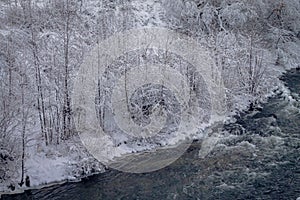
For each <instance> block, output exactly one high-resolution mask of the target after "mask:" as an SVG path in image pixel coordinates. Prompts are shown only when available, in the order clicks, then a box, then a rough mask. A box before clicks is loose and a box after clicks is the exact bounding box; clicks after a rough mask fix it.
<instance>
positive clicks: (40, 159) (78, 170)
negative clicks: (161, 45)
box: [0, 0, 300, 200]
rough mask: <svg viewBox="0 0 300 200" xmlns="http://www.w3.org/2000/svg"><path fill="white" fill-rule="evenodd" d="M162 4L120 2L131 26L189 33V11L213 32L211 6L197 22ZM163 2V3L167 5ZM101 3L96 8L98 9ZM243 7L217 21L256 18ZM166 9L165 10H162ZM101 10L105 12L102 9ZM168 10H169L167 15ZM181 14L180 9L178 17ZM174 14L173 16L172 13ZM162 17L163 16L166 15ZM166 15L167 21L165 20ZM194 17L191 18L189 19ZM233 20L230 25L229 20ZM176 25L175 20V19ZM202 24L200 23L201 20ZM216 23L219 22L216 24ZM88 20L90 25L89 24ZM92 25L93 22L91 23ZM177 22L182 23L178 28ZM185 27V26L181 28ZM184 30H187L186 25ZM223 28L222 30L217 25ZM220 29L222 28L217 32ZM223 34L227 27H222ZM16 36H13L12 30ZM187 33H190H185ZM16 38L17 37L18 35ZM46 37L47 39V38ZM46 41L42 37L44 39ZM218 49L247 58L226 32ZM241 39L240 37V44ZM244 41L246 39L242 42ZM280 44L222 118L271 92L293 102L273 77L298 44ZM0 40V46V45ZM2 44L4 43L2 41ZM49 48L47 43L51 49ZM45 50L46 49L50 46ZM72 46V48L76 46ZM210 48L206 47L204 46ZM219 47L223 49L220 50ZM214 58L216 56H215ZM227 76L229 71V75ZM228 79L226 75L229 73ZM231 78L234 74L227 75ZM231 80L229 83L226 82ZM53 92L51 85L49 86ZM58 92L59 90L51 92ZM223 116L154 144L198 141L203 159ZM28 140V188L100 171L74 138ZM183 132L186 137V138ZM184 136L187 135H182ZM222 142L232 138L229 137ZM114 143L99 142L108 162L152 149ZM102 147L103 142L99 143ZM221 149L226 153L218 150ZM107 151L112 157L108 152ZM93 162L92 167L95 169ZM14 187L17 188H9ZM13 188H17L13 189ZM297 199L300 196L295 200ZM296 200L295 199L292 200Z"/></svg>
mask: <svg viewBox="0 0 300 200" xmlns="http://www.w3.org/2000/svg"><path fill="white" fill-rule="evenodd" d="M164 3H165V4H161V2H160V1H153V0H142V1H140V0H135V1H130V2H129V3H126V5H127V6H129V8H130V11H131V12H132V13H131V14H132V15H133V16H134V19H132V20H134V22H133V24H134V27H168V26H169V25H170V24H168V23H169V22H170V21H172V19H173V18H172V17H174V18H180V20H179V25H178V24H176V23H177V22H178V21H176V20H174V21H175V22H176V23H175V22H174V21H172V23H174V24H175V25H171V28H172V29H174V30H176V29H179V28H180V27H181V28H182V27H185V28H187V29H189V28H190V29H193V28H194V27H192V25H191V24H189V23H190V21H189V20H186V18H187V17H190V19H192V18H191V16H193V12H195V14H197V17H198V18H197V20H198V21H199V24H197V25H198V27H200V26H201V22H203V23H204V24H205V25H206V26H207V27H208V29H209V30H211V29H213V28H212V27H211V24H212V22H213V20H214V19H213V18H214V15H215V13H214V7H213V6H211V5H209V4H206V5H205V6H204V7H202V8H201V9H203V10H201V12H202V11H203V13H202V19H200V13H197V12H200V11H198V10H197V9H196V8H195V5H194V4H193V3H190V2H186V3H183V2H182V1H175V0H174V1H173V0H170V1H165V2H164ZM168 3H169V4H168ZM100 4H101V5H100ZM243 4H244V3H239V2H238V3H236V4H232V5H231V6H227V7H226V8H225V9H223V10H222V13H221V15H222V17H223V18H224V19H225V18H226V19H227V20H228V22H229V25H230V26H236V27H240V26H242V25H243V24H245V22H247V21H248V20H250V19H251V18H253V17H256V16H257V13H254V12H252V11H251V9H249V8H248V9H247V10H245V12H244V13H242V15H241V14H240V12H239V11H240V9H241V8H242V7H243ZM38 5H39V6H42V5H43V3H42V1H40V2H39V3H38ZM166 6H168V7H167V8H166ZM7 7H8V6H7V5H3V3H2V4H1V5H0V9H1V10H0V15H1V16H3V15H4V13H5V11H4V10H5V9H6V8H7ZM83 7H84V9H85V10H86V12H87V16H91V18H89V19H93V18H95V17H96V16H97V15H98V14H99V12H102V11H103V9H104V6H103V5H102V3H101V1H100V2H99V1H83ZM122 7H124V5H121V4H120V5H117V7H116V8H115V10H116V15H117V17H120V18H122V17H124V16H123V15H122V14H123V13H122V9H123V8H122ZM105 9H106V8H105ZM169 9H170V10H169ZM182 9H185V10H184V12H182ZM174 11H175V12H174ZM169 12H173V15H174V16H171V14H170V13H169ZM166 15H167V16H166ZM169 15H170V16H169ZM195 18H196V17H195ZM232 18H234V19H235V20H231V19H232ZM177 20H178V19H177ZM201 20H202V21H201ZM219 20H220V19H219ZM91 21H92V20H91ZM93 23H94V21H93ZM180 23H183V24H180ZM184 23H186V24H184ZM188 25H190V26H188ZM223 26H225V25H224V24H223ZM0 28H1V29H0V36H1V40H2V36H3V37H6V36H8V35H9V34H10V33H11V32H10V31H8V30H5V27H2V25H1V27H0ZM223 29H225V28H224V27H223ZM226 29H227V27H226ZM11 30H15V27H12V28H11ZM15 32H17V31H15ZM191 32H192V31H191ZM283 33H284V34H286V35H293V33H292V32H291V31H283V30H282V29H279V28H275V27H272V28H270V34H269V35H268V36H267V39H269V40H270V41H272V40H274V38H276V37H279V36H280V37H281V34H283ZM199 34H200V35H201V37H203V35H205V34H204V33H202V32H201V33H199ZM19 35H21V32H20V34H19ZM49 35H50V36H51V37H50V38H48V39H47V37H48V36H49ZM39 36H40V39H41V38H42V39H43V40H45V41H48V40H50V39H53V40H55V39H57V38H58V37H59V36H57V34H56V33H55V32H52V31H45V32H43V33H42V34H40V35H39ZM45 36H46V37H45ZM217 37H218V39H217V40H218V45H219V47H221V48H220V49H219V52H217V53H219V54H222V53H224V54H222V55H223V56H224V58H225V60H226V59H227V60H226V61H227V62H228V63H230V64H232V66H240V65H246V64H247V63H246V62H245V63H243V62H241V60H238V59H240V57H243V56H240V55H246V54H247V53H248V49H247V48H244V46H246V47H247V46H248V44H244V46H243V45H242V44H239V43H240V41H238V37H237V36H236V34H233V33H231V32H230V31H229V30H226V31H222V32H220V33H219V34H218V36H217ZM244 39H245V38H243V40H244ZM246 39H247V38H246ZM283 39H284V43H283V44H280V45H279V47H278V49H276V50H274V49H273V50H266V51H264V53H265V54H266V56H265V61H264V62H265V63H264V64H265V65H267V66H268V68H267V74H266V76H265V77H264V78H263V80H262V84H261V88H260V89H261V93H262V94H261V96H259V97H256V96H253V95H249V94H245V92H244V91H242V89H243V88H237V91H238V90H241V91H239V92H236V93H234V94H233V95H232V98H231V99H230V101H232V102H230V103H232V107H230V108H231V109H232V110H231V111H232V112H231V113H227V114H229V115H230V116H232V115H235V114H238V113H239V112H241V111H243V110H247V109H248V107H249V104H250V103H251V102H253V101H255V100H258V101H264V100H266V99H267V98H268V97H270V96H272V95H275V94H276V92H277V93H279V92H283V96H285V97H286V98H287V99H289V100H290V101H294V99H293V97H292V96H291V94H290V91H289V90H288V89H286V87H285V86H284V85H283V84H282V83H281V82H280V80H279V79H278V77H279V76H280V75H282V73H284V72H285V71H286V70H287V69H290V68H293V67H297V66H299V60H300V56H299V55H300V45H299V40H298V39H297V38H296V37H294V36H293V39H289V38H283ZM1 40H0V41H1ZM199 40H201V41H202V42H203V41H204V42H207V43H209V39H207V40H205V39H203V38H200V39H199ZM3 41H4V40H3ZM51 45H52V44H51ZM51 45H50V46H51ZM77 45H78V44H77ZM209 45H211V44H207V46H209ZM222 48H223V49H222ZM277 55H280V60H281V63H279V65H275V64H274V63H275V59H276V56H277ZM20 56H22V58H24V57H26V55H24V54H23V52H20ZM218 56H220V55H218ZM24 60H25V61H24V64H26V66H29V65H30V62H29V61H28V60H26V59H24ZM229 71H230V72H231V71H232V70H229ZM231 75H232V74H231ZM233 75H235V74H233ZM224 76H225V78H228V77H229V76H227V74H225V75H224ZM232 78H233V80H227V79H226V81H229V82H230V83H232V84H233V85H234V84H235V83H238V81H240V80H236V77H232ZM231 81H232V82H231ZM53 87H55V86H53ZM227 87H230V85H227ZM57 89H59V88H57ZM230 89H232V90H228V91H229V92H233V91H234V92H235V88H230ZM230 116H229V117H227V119H226V121H227V122H228V123H229V122H233V121H234V119H233V118H231V117H230ZM223 120H224V116H220V115H213V116H211V120H210V123H208V124H205V125H203V126H201V127H197V128H198V129H194V130H191V129H190V128H188V127H186V129H182V134H176V135H170V136H168V137H165V138H162V139H161V141H160V143H161V145H163V146H167V145H175V144H177V143H178V142H180V141H183V140H185V139H187V137H188V138H193V139H201V140H203V148H201V150H200V151H199V157H200V158H205V157H206V156H207V155H208V154H209V152H210V151H212V149H213V148H214V147H220V146H221V144H218V142H219V141H220V140H222V136H220V135H217V134H212V133H210V132H209V130H211V129H210V128H209V127H211V126H213V125H214V124H215V123H217V122H221V123H222V122H223ZM31 128H32V129H31V135H30V136H29V137H30V138H31V139H32V138H33V142H31V143H29V144H28V146H29V147H28V149H27V150H28V151H27V155H26V161H25V170H26V175H28V176H29V177H30V180H31V185H32V187H36V186H40V185H48V184H51V183H57V182H61V181H65V180H78V179H80V177H82V176H86V175H89V174H92V173H100V172H103V171H104V166H103V165H101V164H99V163H97V161H96V160H95V159H94V158H93V157H91V155H89V154H88V152H86V149H85V148H84V147H83V146H82V145H79V144H80V143H81V141H80V139H79V138H78V137H76V136H75V137H74V138H72V139H71V140H70V141H63V144H61V145H58V146H55V145H51V146H48V147H46V146H44V145H41V146H39V145H38V143H41V139H40V138H39V137H36V135H37V132H38V131H37V127H31ZM187 132H188V133H187ZM186 133H187V134H186ZM228 137H234V136H232V135H230V136H228ZM118 139H119V141H118V142H120V143H121V144H120V145H119V146H118V147H116V148H111V146H109V145H108V144H111V138H104V140H106V141H107V142H106V143H105V144H106V145H107V146H103V147H102V148H103V149H105V151H106V152H108V153H107V154H108V155H107V156H108V159H114V158H115V157H121V156H124V155H127V154H131V153H132V152H141V151H145V150H153V149H155V148H156V147H157V146H156V145H155V144H152V143H147V142H145V141H134V142H132V143H127V144H124V143H122V142H123V141H126V140H128V138H126V137H121V136H119V138H118ZM263 142H265V143H272V144H274V145H276V144H281V142H282V139H281V138H279V137H275V136H272V137H268V138H265V139H264V140H263ZM101 143H103V141H102V142H101ZM238 146H239V147H244V148H247V149H250V150H253V149H255V148H256V147H255V145H253V144H250V143H248V142H245V141H244V142H242V143H240V144H238ZM223 147H224V148H227V147H225V146H223ZM111 152H113V153H111ZM95 163H96V164H95ZM19 173H20V172H17V173H16V175H19ZM18 181H19V180H18V178H13V179H11V180H8V181H7V182H5V183H4V184H3V183H1V184H0V191H9V190H8V188H7V186H8V185H9V184H10V183H11V182H15V183H17V182H18ZM15 185H16V186H17V184H15ZM17 187H18V186H17ZM220 187H229V188H230V187H232V186H227V185H226V184H225V183H224V184H223V185H220ZM20 189H26V188H25V187H24V186H23V187H22V188H17V190H20ZM298 199H300V197H299V198H298ZM298 199H297V200H298Z"/></svg>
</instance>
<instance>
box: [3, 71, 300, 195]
mask: <svg viewBox="0 0 300 200" xmlns="http://www.w3.org/2000/svg"><path fill="white" fill-rule="evenodd" d="M283 79H284V80H285V82H286V84H287V86H288V87H289V88H290V89H291V91H292V92H294V93H297V94H299V91H300V71H297V70H293V71H291V72H290V73H288V75H286V76H284V77H283ZM294 96H295V97H294V98H296V99H297V98H298V99H297V101H291V100H289V99H287V98H285V97H284V96H281V95H278V96H277V97H274V98H271V99H270V100H269V101H268V103H266V104H265V105H263V109H262V110H261V111H259V112H258V111H254V112H249V113H245V114H244V115H243V116H242V117H240V118H239V119H238V121H237V123H234V124H228V125H226V126H225V127H224V130H223V131H222V133H220V134H221V135H222V137H221V139H220V140H219V141H218V143H217V145H216V146H215V147H214V148H213V150H212V151H211V152H210V154H209V155H207V156H206V157H205V158H199V156H198V154H199V149H200V148H201V141H195V142H193V144H192V145H191V146H190V148H189V149H188V150H187V151H186V152H185V154H183V156H181V158H180V159H178V160H177V161H176V162H174V163H173V164H171V165H170V166H168V167H166V168H163V169H161V170H159V171H155V172H152V173H144V174H131V173H124V172H118V171H115V170H109V171H108V172H106V173H103V174H99V175H95V176H92V177H88V178H86V179H84V180H83V181H81V182H79V183H66V184H63V185H57V186H53V187H49V188H45V189H40V190H32V191H27V192H26V193H24V194H20V195H11V196H5V197H4V199H39V200H40V199H68V200H69V199H72V200H77V199H296V198H297V197H300V99H299V97H297V95H294Z"/></svg>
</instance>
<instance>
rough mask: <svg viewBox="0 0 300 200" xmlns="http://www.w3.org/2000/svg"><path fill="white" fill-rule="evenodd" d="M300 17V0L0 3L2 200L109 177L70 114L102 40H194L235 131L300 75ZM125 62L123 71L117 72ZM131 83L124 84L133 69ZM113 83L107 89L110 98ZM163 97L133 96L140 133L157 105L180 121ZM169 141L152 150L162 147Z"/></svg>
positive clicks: (121, 139)
mask: <svg viewBox="0 0 300 200" xmlns="http://www.w3.org/2000/svg"><path fill="white" fill-rule="evenodd" d="M299 10H300V1H299V0H253V1H248V0H0V194H1V192H10V191H15V190H22V189H26V187H34V186H40V185H47V184H51V183H58V182H62V181H66V180H68V181H72V180H73V181H75V180H79V179H80V178H82V177H86V176H90V175H92V174H98V173H102V172H103V173H105V171H106V170H107V167H106V166H105V165H103V163H100V162H99V161H98V160H97V159H95V158H94V157H93V156H92V155H91V154H90V153H89V152H88V151H87V149H86V148H85V147H84V146H83V145H82V143H81V141H80V138H79V136H78V132H77V130H76V126H75V116H76V115H75V110H74V109H73V107H72V102H73V99H72V97H73V91H74V82H75V80H76V77H77V74H78V72H79V69H80V66H81V65H82V63H83V60H84V58H86V56H88V55H89V53H90V52H91V51H92V49H93V48H94V46H95V45H97V44H100V42H101V41H102V40H105V39H107V38H109V37H110V36H112V35H114V34H117V33H121V32H124V31H126V30H132V29H139V28H145V27H152V28H153V27H159V28H165V29H168V30H172V31H174V32H176V33H179V34H182V35H185V36H187V37H190V38H193V39H194V40H195V41H197V42H198V43H199V44H201V46H203V47H205V48H206V49H207V50H208V51H209V55H210V57H211V58H212V62H213V66H211V69H210V72H211V73H212V77H213V76H214V73H215V72H218V73H220V75H221V77H222V81H223V84H224V93H225V96H226V99H225V102H224V107H226V110H227V111H226V120H227V121H231V120H232V119H233V116H236V115H239V114H240V113H241V112H243V111H246V110H249V109H250V110H251V109H253V108H255V107H259V105H260V104H261V103H263V102H265V101H266V100H267V99H268V97H270V96H272V95H274V94H275V93H276V92H278V91H279V90H280V91H284V92H286V89H285V86H284V84H283V83H282V82H281V81H280V79H279V77H280V76H281V75H282V74H283V73H284V72H286V71H287V70H289V69H292V68H300V12H299ZM158 53H159V52H155V51H153V52H152V51H151V50H149V53H148V54H147V56H149V57H151V56H153V59H154V58H157V57H159V56H157V55H156V54H158ZM142 54H143V52H140V53H139V52H133V53H132V52H129V53H128V54H126V56H127V57H126V59H127V60H128V63H129V64H128V65H130V62H134V63H136V62H139V61H137V60H135V59H136V56H137V57H139V59H138V60H140V58H141V59H143V58H142V57H143V55H142ZM171 56H172V55H171ZM174 60H175V61H176V58H174ZM125 62H127V61H126V60H125V61H124V60H123V61H120V62H116V63H115V66H114V67H115V68H113V70H118V69H121V68H122V66H120V67H119V68H118V66H117V65H122V64H123V65H125V64H124V63H125ZM142 62H146V61H142ZM172 62H173V61H172ZM120 63H121V64H120ZM170 63H171V61H170ZM177 64H178V63H177ZM173 65H174V66H175V67H174V68H176V62H174V64H173ZM124 73H125V78H126V75H127V71H126V68H125V71H124V72H122V74H121V75H122V76H123V75H124ZM130 73H131V72H128V74H130ZM191 73H192V72H191ZM121 75H119V76H121ZM107 76H108V77H110V75H107ZM111 79H113V77H112V78H111ZM110 83H111V84H113V81H111V82H109V81H106V84H108V86H107V88H109V87H110V86H109V84H110ZM99 84H100V82H99ZM124 84H125V85H126V84H127V83H126V80H125V83H124ZM128 84H129V83H128ZM194 85H196V84H194ZM194 85H193V86H194ZM125 87H126V86H125ZM158 87H160V86H159V85H155V84H153V85H145V86H143V88H142V89H140V90H137V91H134V92H133V94H132V95H131V96H130V95H129V97H128V98H129V100H130V101H131V102H135V103H136V104H134V105H133V104H132V103H131V104H130V103H128V99H127V106H128V109H129V110H130V111H131V112H134V109H137V106H140V107H142V109H143V111H142V112H143V113H142V114H140V113H137V114H136V115H134V116H132V119H133V121H134V122H135V123H137V124H139V125H143V124H149V123H150V122H149V120H150V118H148V115H150V114H153V113H154V114H155V112H154V111H153V113H152V111H151V112H150V111H149V110H147V109H149V107H151V106H152V107H151V109H155V108H153V104H157V105H159V106H161V107H162V108H164V109H169V110H171V111H172V112H173V114H174V112H175V114H176V113H179V112H183V111H182V110H178V108H177V107H176V104H178V102H177V100H176V98H175V97H174V98H173V96H172V94H170V92H169V90H168V89H167V88H164V87H161V88H158ZM194 87H196V86H194ZM99 88H100V86H99ZM151 88H152V89H153V88H154V89H155V88H156V89H157V91H161V93H160V92H156V93H155V92H154V93H153V92H152V91H151V90H150V89H151ZM99 91H100V89H99ZM105 91H106V90H105V88H104V89H102V90H101V92H105ZM195 91H196V89H195ZM151 92H152V93H151ZM195 93H197V92H195ZM143 94H149V95H150V94H151V95H154V96H156V97H157V99H158V100H157V99H151V98H150V97H148V100H147V101H148V102H150V104H151V105H147V106H148V107H147V106H145V105H144V104H143V105H140V104H142V103H140V102H138V97H139V96H140V95H143ZM95 95H96V93H95ZM126 95H127V93H126ZM159 95H163V96H168V98H165V99H164V98H163V97H158V96H159ZM126 97H127V96H126ZM99 99H100V100H99ZM99 99H98V100H99V101H101V94H100V93H99ZM102 100H103V99H102ZM96 101H97V98H96ZM103 101H105V99H104V100H103ZM166 102H171V103H172V106H173V105H174V106H173V107H172V106H168V105H166ZM204 103H205V102H204ZM96 104H97V102H96ZM97 111H98V114H99V115H101V114H103V112H104V111H101V110H100V111H99V109H98V110H97ZM171 111H170V112H171ZM145 112H148V113H146V114H145ZM170 112H167V115H168V117H170V116H171V117H175V119H173V120H170V121H167V122H168V123H171V124H172V123H173V124H176V123H177V121H176V120H177V118H176V116H175V115H174V116H173V115H171V114H170ZM149 113H150V114H149ZM138 115H143V116H142V119H140V118H139V120H138V119H137V118H138V117H140V116H138ZM100 118H101V117H100ZM101 119H102V121H103V119H104V120H105V117H104V118H101ZM101 119H100V123H102V125H103V124H104V126H106V125H105V123H106V122H102V121H101ZM106 120H107V119H106ZM108 120H109V119H108ZM154 123H160V122H159V120H158V122H154ZM111 126H112V125H111ZM143 126H144V125H143ZM170 127H171V126H170ZM170 127H169V128H170ZM167 128H168V127H167ZM167 128H166V129H167ZM170 130H171V131H172V127H171V128H170ZM112 132H114V133H113V134H115V135H114V136H113V137H115V138H117V140H116V143H115V145H120V144H121V143H122V144H123V143H126V142H127V145H129V144H130V145H131V148H133V149H137V151H139V148H141V147H140V146H143V143H146V142H145V141H143V140H134V139H132V138H126V137H124V136H121V135H118V134H119V133H118V132H117V131H112ZM166 135H167V133H166V134H165V135H164V134H162V136H160V138H155V139H154V142H153V141H152V142H153V143H155V144H159V145H160V146H161V145H162V146H163V145H164V144H167V143H164V142H162V141H164V140H165V138H164V137H167V136H166ZM191 137H192V138H197V134H194V135H191ZM125 141H126V142H125ZM152 142H150V143H149V144H151V145H152ZM147 144H148V143H147ZM154 146H155V145H154ZM147 148H148V146H147ZM149 148H150V147H149ZM151 148H152V146H151ZM142 150H143V149H142ZM0 196H1V195H0Z"/></svg>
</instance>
